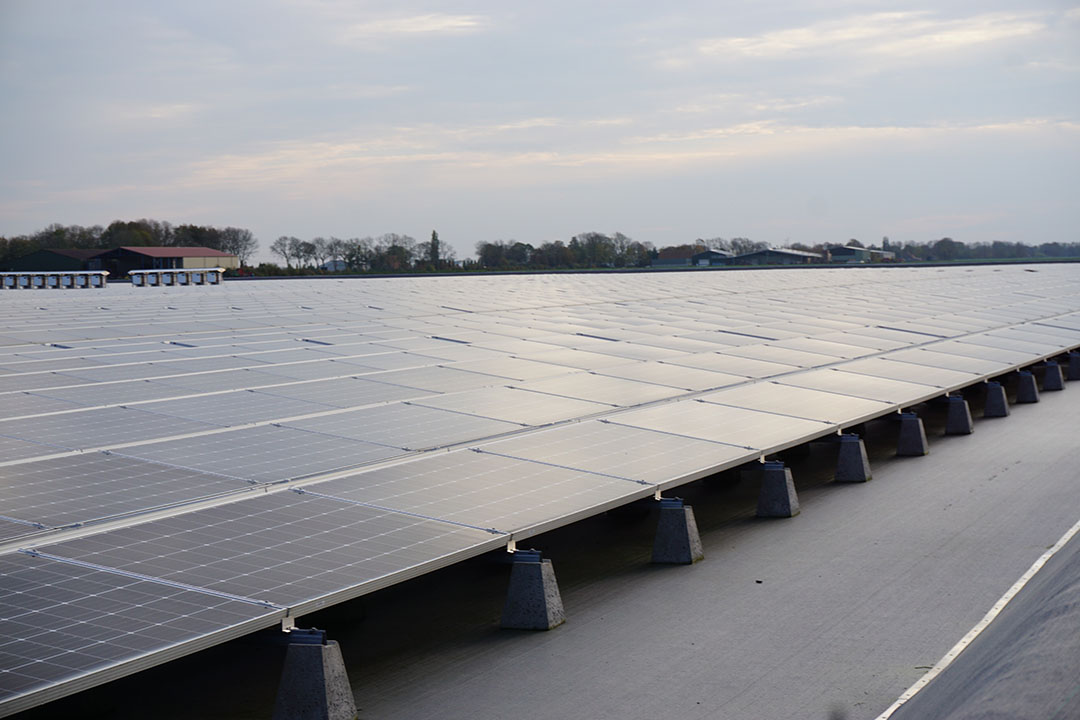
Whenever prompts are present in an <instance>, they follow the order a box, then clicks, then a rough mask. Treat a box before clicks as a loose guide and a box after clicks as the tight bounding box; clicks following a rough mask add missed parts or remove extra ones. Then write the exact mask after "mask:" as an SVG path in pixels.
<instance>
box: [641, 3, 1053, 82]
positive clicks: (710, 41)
mask: <svg viewBox="0 0 1080 720" xmlns="http://www.w3.org/2000/svg"><path fill="white" fill-rule="evenodd" d="M1046 29H1047V25H1046V22H1045V21H1044V19H1043V16H1042V15H1040V14H1035V13H984V14H981V15H973V16H969V17H963V18H953V19H946V18H941V17H938V16H936V15H935V14H933V13H931V12H929V11H911V12H880V13H871V14H864V15H852V16H848V17H845V18H841V19H837V20H826V21H821V22H815V23H810V24H808V25H803V26H800V27H789V28H784V29H780V30H771V31H767V32H763V33H759V34H757V35H737V36H722V37H714V38H706V39H702V40H699V41H697V42H696V43H695V44H693V46H692V47H693V49H692V51H691V52H689V53H687V52H681V51H680V52H674V53H668V54H666V55H665V56H663V57H662V58H661V60H660V65H661V66H662V67H667V68H670V69H677V68H683V67H688V66H692V65H694V64H696V62H698V61H700V60H702V59H705V60H725V61H728V60H759V61H780V60H798V59H805V58H810V57H834V56H850V55H861V56H871V57H877V58H879V59H880V58H893V59H907V58H916V57H922V56H925V55H937V54H941V53H948V52H955V51H959V50H964V49H967V48H971V47H975V46H980V45H988V44H992V43H995V42H1001V41H1004V40H1010V39H1014V38H1020V37H1028V36H1031V35H1034V34H1037V33H1040V32H1042V31H1044V30H1046Z"/></svg>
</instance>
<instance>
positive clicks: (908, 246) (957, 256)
mask: <svg viewBox="0 0 1080 720" xmlns="http://www.w3.org/2000/svg"><path fill="white" fill-rule="evenodd" d="M840 245H847V246H849V247H851V246H853V247H860V248H861V247H865V248H868V249H870V250H884V251H887V252H891V253H894V254H895V256H896V260H897V262H955V261H964V260H1023V259H1026V258H1076V257H1080V242H1075V243H1062V242H1046V243H1041V244H1039V245H1025V244H1024V243H1021V242H1004V241H1001V240H995V241H994V242H988V243H985V242H983V243H971V244H968V243H963V242H961V241H959V240H953V239H952V238H948V237H944V238H941V239H940V240H931V241H928V242H906V243H904V242H893V241H890V240H889V238H888V236H886V237H883V238H882V239H881V243H880V244H871V245H863V243H862V242H860V241H859V240H857V239H854V238H852V239H851V240H848V241H847V242H846V243H825V244H818V245H803V244H801V243H792V244H791V245H789V246H788V247H790V248H791V249H792V250H809V251H811V252H819V253H824V252H825V251H826V250H828V249H829V248H833V247H837V246H840Z"/></svg>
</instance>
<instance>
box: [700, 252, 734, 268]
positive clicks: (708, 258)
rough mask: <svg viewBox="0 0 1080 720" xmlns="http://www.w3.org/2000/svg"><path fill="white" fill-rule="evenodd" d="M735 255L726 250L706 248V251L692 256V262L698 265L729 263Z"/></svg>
mask: <svg viewBox="0 0 1080 720" xmlns="http://www.w3.org/2000/svg"><path fill="white" fill-rule="evenodd" d="M733 257H734V255H733V254H732V253H729V252H725V251H724V250H706V251H705V252H699V253H695V254H694V256H693V257H691V258H690V264H691V265H695V266H697V267H709V266H713V265H727V264H728V260H730V259H731V258H733Z"/></svg>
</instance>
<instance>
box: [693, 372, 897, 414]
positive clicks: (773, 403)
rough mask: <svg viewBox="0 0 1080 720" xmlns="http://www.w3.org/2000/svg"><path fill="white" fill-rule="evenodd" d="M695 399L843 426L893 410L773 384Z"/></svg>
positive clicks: (860, 400) (874, 403)
mask: <svg viewBox="0 0 1080 720" xmlns="http://www.w3.org/2000/svg"><path fill="white" fill-rule="evenodd" d="M698 399H699V400H701V401H703V402H710V403H720V404H722V405H732V406H735V407H741V408H747V409H749V410H762V411H764V412H771V413H777V414H780V415H792V416H795V417H802V418H806V419H808V420H820V421H822V422H827V423H833V424H845V425H846V424H851V423H854V422H861V421H863V420H866V419H869V418H872V417H876V416H878V415H883V414H885V413H887V412H889V411H890V410H891V409H893V408H892V407H891V406H890V404H888V403H883V402H880V401H877V400H866V399H864V398H857V397H852V396H850V395H838V394H836V393H831V392H827V391H822V390H811V389H808V388H799V387H793V386H790V385H780V384H778V383H772V382H766V383H754V384H752V385H740V386H738V387H734V388H725V389H723V390H718V391H716V392H712V393H708V394H707V395H702V396H700V397H699V398H698Z"/></svg>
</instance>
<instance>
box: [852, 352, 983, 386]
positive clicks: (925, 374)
mask: <svg viewBox="0 0 1080 720" xmlns="http://www.w3.org/2000/svg"><path fill="white" fill-rule="evenodd" d="M914 359H915V360H922V359H924V358H923V357H922V356H916V357H915V358H914ZM933 361H934V356H933V355H930V356H926V357H925V360H924V362H922V363H920V362H911V361H908V360H899V359H895V358H893V357H891V356H890V357H888V358H884V357H875V358H863V359H861V360H854V361H852V362H847V363H844V364H843V365H840V366H838V367H837V369H843V370H844V372H851V373H857V374H860V375H872V376H874V377H880V378H886V379H892V380H902V381H904V382H910V383H915V384H919V385H926V386H929V387H936V388H940V389H942V390H952V389H955V388H960V387H964V386H965V385H970V384H971V383H972V382H973V378H972V373H968V372H963V371H961V370H952V369H949V368H943V367H936V366H934V365H932V364H930V363H932V362H933Z"/></svg>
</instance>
